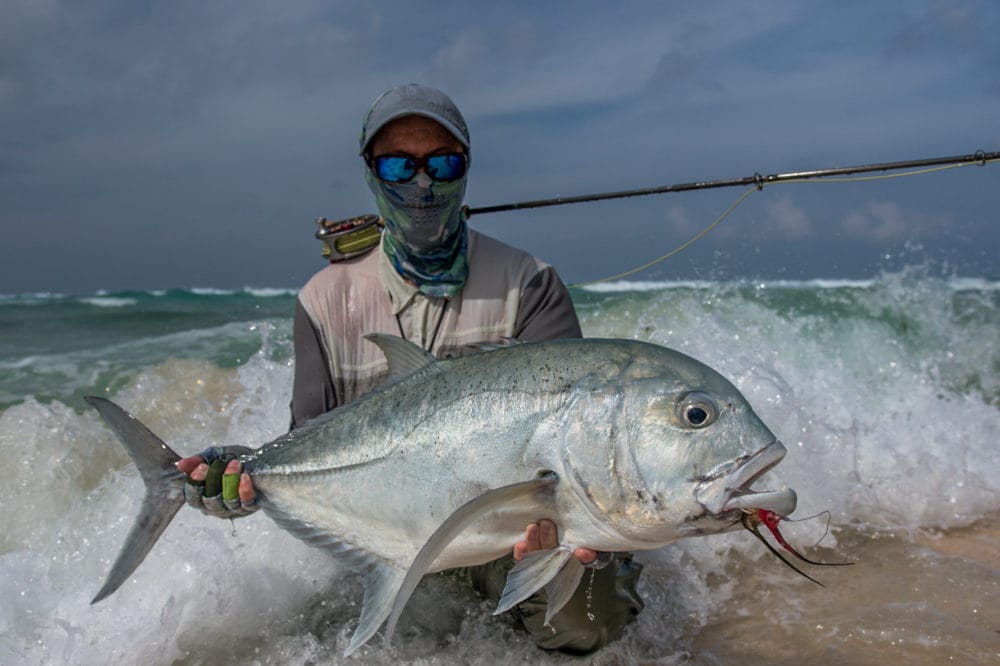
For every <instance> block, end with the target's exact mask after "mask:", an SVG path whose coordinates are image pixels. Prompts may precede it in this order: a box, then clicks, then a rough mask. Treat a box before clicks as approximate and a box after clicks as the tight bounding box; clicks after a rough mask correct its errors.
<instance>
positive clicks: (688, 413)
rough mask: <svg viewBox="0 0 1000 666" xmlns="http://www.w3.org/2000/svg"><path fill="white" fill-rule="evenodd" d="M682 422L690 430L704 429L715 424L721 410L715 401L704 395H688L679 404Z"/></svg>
mask: <svg viewBox="0 0 1000 666" xmlns="http://www.w3.org/2000/svg"><path fill="white" fill-rule="evenodd" d="M678 412H679V414H678V415H679V416H680V419H681V422H682V423H684V425H686V426H688V427H690V428H704V427H706V426H710V425H712V424H713V423H715V419H717V418H718V417H719V408H718V406H717V405H716V404H715V401H714V400H712V399H711V398H710V397H708V396H707V395H705V394H704V393H688V394H687V395H685V396H684V398H683V399H682V400H681V401H680V403H678Z"/></svg>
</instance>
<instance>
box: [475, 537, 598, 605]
mask: <svg viewBox="0 0 1000 666" xmlns="http://www.w3.org/2000/svg"><path fill="white" fill-rule="evenodd" d="M574 561H575V562H576V565H577V566H575V567H574V566H573V563H574ZM564 568H565V569H569V571H568V572H567V574H564V575H563V576H564V577H563V578H561V580H560V579H557V575H559V573H560V572H561V571H563V570H564ZM582 576H583V565H582V564H580V561H579V560H577V559H576V558H575V557H573V551H572V549H570V548H567V547H565V546H559V547H557V548H552V549H550V550H538V551H535V552H532V553H528V554H527V555H525V556H524V557H523V558H521V561H520V562H518V563H517V564H515V565H514V568H513V569H511V570H510V573H509V574H507V584H506V585H505V586H504V588H503V594H502V595H501V596H500V603H499V604H498V605H497V609H496V610H495V611H493V614H494V615H499V614H500V613H504V612H506V611H509V610H510V609H511V608H513V607H514V606H516V605H518V604H519V603H521V602H522V601H524V600H525V599H527V598H528V597H530V596H531V595H533V594H534V593H535V592H537V591H538V590H540V589H542V588H543V587H545V586H546V584H548V583H549V582H550V581H553V582H554V585H553V587H552V588H551V589H549V592H550V594H554V595H555V598H553V599H550V600H549V604H550V606H551V607H550V608H549V609H548V611H547V612H546V614H545V623H546V624H548V623H549V620H550V619H551V617H552V616H553V615H555V614H556V613H557V612H558V611H559V609H560V608H562V607H563V606H564V605H566V602H567V601H569V598H570V597H571V596H573V591H574V590H576V586H577V584H578V583H579V582H580V578H581V577H582ZM573 577H575V580H572V578H573ZM567 590H568V592H567Z"/></svg>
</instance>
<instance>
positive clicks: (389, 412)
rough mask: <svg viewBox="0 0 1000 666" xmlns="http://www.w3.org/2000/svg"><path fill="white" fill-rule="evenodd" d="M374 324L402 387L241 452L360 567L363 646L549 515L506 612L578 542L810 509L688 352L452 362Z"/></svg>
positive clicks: (555, 347)
mask: <svg viewBox="0 0 1000 666" xmlns="http://www.w3.org/2000/svg"><path fill="white" fill-rule="evenodd" d="M370 339H372V340H373V341H374V342H376V343H377V344H379V346H380V347H382V349H383V351H384V352H385V353H386V357H387V359H388V361H389V367H390V373H391V379H390V381H389V383H388V384H387V385H385V386H384V387H383V388H381V389H380V390H378V391H375V392H374V393H372V394H369V395H368V396H366V397H364V398H362V399H360V400H358V401H356V402H354V403H352V404H350V405H346V406H344V407H341V408H339V409H336V410H334V411H332V412H330V413H328V414H326V415H323V416H321V417H319V418H317V419H314V420H313V421H311V422H310V423H308V424H306V425H305V426H303V427H301V428H298V429H296V430H294V431H292V432H290V433H288V434H287V435H284V436H282V437H279V438H277V439H276V440H274V441H273V442H270V443H268V444H265V445H264V446H262V447H261V448H260V449H258V450H257V451H255V452H253V453H252V454H250V455H248V456H246V457H244V464H245V469H246V470H247V471H248V472H250V474H251V476H252V477H253V481H254V485H255V487H256V488H257V490H258V493H259V497H260V500H261V502H262V506H263V509H264V511H265V512H266V513H267V514H268V515H269V516H270V517H271V518H273V519H274V520H275V521H276V522H277V523H278V524H279V525H281V526H282V527H283V528H285V529H287V530H289V531H290V532H292V533H293V534H295V535H296V536H298V537H299V538H302V539H303V540H305V541H307V542H309V543H311V544H313V545H316V546H319V547H321V548H324V549H326V550H327V551H328V552H330V553H331V554H332V555H334V556H336V557H338V558H340V559H342V560H343V561H344V562H345V563H346V564H347V565H348V566H349V567H351V568H352V569H353V570H354V571H355V572H356V573H357V574H358V575H359V576H360V577H361V579H362V583H363V585H364V587H365V604H364V607H363V609H362V617H361V621H360V623H359V626H358V629H357V631H356V632H355V635H354V638H353V640H352V643H351V646H350V647H349V648H348V652H351V651H353V650H355V649H357V647H359V646H360V645H361V644H363V643H364V642H365V641H367V640H368V639H369V638H370V637H371V636H372V635H373V634H374V633H375V632H376V631H377V630H378V629H379V627H380V626H381V625H382V624H383V623H384V622H385V621H386V619H388V620H389V624H388V627H387V632H386V633H387V635H388V634H391V631H392V628H393V626H394V622H395V618H396V617H397V616H398V613H399V611H400V610H401V609H402V606H403V604H405V601H406V598H407V597H408V596H409V593H410V592H411V591H412V587H413V586H415V584H416V581H418V580H419V578H420V576H422V575H423V574H425V573H428V572H432V571H439V570H443V569H449V568H454V567H459V566H466V565H473V564H480V563H484V562H488V561H491V560H493V559H496V558H497V557H500V556H501V555H503V554H505V553H507V552H509V551H510V548H511V545H512V544H513V543H514V542H515V541H517V540H518V539H519V538H520V536H521V535H522V534H523V530H524V527H525V525H527V524H528V523H530V522H535V521H537V520H539V519H541V518H550V519H552V520H553V521H555V523H556V524H557V525H558V526H559V528H560V539H561V543H562V546H561V548H560V549H558V550H559V553H552V554H550V555H549V556H547V558H538V559H536V560H534V561H533V563H530V564H526V565H525V566H524V567H521V565H519V567H521V571H518V568H515V572H516V574H515V572H512V578H517V580H515V581H511V580H509V581H508V588H509V591H505V594H504V597H505V598H504V599H502V600H501V610H502V609H506V608H509V607H511V606H513V605H514V604H516V603H518V602H519V601H520V600H521V599H523V598H525V597H526V596H527V595H530V594H531V593H533V592H534V591H536V590H537V589H539V588H540V587H542V586H548V585H552V586H558V585H562V587H563V588H564V589H570V588H573V587H575V581H578V580H579V575H581V574H582V569H580V568H579V564H578V563H577V562H576V561H575V559H573V558H572V557H569V556H568V555H567V553H569V552H571V551H572V549H573V548H574V547H576V546H586V547H589V548H593V549H596V550H603V551H635V550H647V549H652V548H659V547H661V546H664V545H666V544H669V543H671V542H673V541H676V540H677V539H681V538H685V537H689V536H695V535H702V534H711V533H717V532H721V531H724V530H727V529H729V528H731V527H733V526H735V525H738V524H739V516H740V514H741V512H742V511H746V510H753V509H760V508H765V509H770V510H773V511H775V512H777V513H779V514H781V515H787V514H789V513H791V512H792V511H793V510H794V508H795V494H794V492H793V491H791V490H778V491H765V492H756V491H754V490H752V489H751V485H752V484H753V483H754V481H756V480H757V479H758V478H759V477H760V476H761V475H762V474H764V473H765V472H766V471H767V470H768V469H770V468H771V467H773V466H774V465H776V464H777V463H778V462H779V461H780V460H781V459H782V457H783V456H784V454H785V449H784V447H783V446H782V445H781V443H780V442H779V441H778V440H777V439H776V438H775V436H774V435H773V434H772V433H771V431H770V430H769V429H768V428H767V427H766V426H765V425H764V424H763V423H762V422H761V420H760V419H759V418H758V417H757V416H756V415H755V414H754V412H753V410H752V409H751V407H750V405H749V404H748V403H747V401H746V399H745V398H744V397H743V396H742V395H741V394H740V392H739V391H738V390H737V389H736V388H735V387H734V386H733V385H732V384H731V383H729V382H728V381H727V380H726V379H724V378H723V377H722V376H721V375H719V374H718V373H717V372H715V371H714V370H712V369H711V368H709V367H707V366H705V365H704V364H702V363H700V362H698V361H696V360H694V359H692V358H690V357H688V356H685V355H683V354H681V353H679V352H676V351H673V350H670V349H667V348H664V347H660V346H657V345H653V344H649V343H645V342H638V341H631V340H601V339H582V340H561V341H550V342H542V343H527V344H516V345H512V346H507V347H501V348H498V349H493V350H490V351H484V352H481V353H477V354H473V355H470V356H465V357H462V358H457V359H450V360H441V361H437V360H434V359H433V358H432V357H430V356H429V355H428V354H426V352H424V351H423V350H421V349H419V348H418V347H416V346H414V345H412V344H410V343H408V342H406V341H404V340H401V339H399V338H392V337H390V336H382V335H376V336H370ZM91 403H92V404H94V405H95V406H97V407H98V409H99V410H100V411H101V413H102V414H103V415H105V418H106V419H108V421H109V424H110V425H112V427H113V428H115V430H116V432H118V433H119V435H120V436H122V432H121V430H122V426H121V425H120V422H121V421H122V420H124V419H123V417H118V422H119V425H118V427H116V424H115V423H114V422H112V418H111V416H113V415H111V416H109V414H110V413H111V411H112V410H111V408H109V407H107V406H106V405H103V404H99V403H98V402H97V401H95V400H92V401H91ZM104 403H107V401H104ZM110 404H111V403H107V405H110ZM136 423H138V422H136ZM140 426H141V424H140ZM146 432H148V431H146ZM150 435H151V433H150ZM122 439H123V442H124V441H125V439H126V437H125V436H122ZM133 439H134V438H133ZM126 447H127V448H128V444H126ZM168 450H169V449H168ZM130 452H131V449H130ZM133 457H135V455H134V454H133ZM136 462H137V464H139V465H140V469H142V467H143V465H142V464H140V463H139V461H138V460H137V461H136ZM160 464H161V466H162V463H160ZM144 476H145V475H144ZM148 483H149V481H148V480H147V484H148ZM170 483H171V484H174V486H176V483H177V480H176V477H171V480H170ZM147 492H149V491H147ZM161 494H168V493H167V492H166V491H165V490H164V491H162V492H161ZM147 497H148V494H147ZM174 511H176V509H174ZM172 515H173V514H172V513H171V516H172ZM166 520H167V522H169V517H167V519H166ZM140 522H142V516H140ZM147 522H148V521H147ZM159 522H163V521H162V520H160V521H159ZM163 527H165V524H164V525H163ZM158 529H160V530H161V531H162V527H160V528H158ZM158 534H159V533H158V532H157V536H158ZM130 541H131V537H130ZM145 541H149V538H148V537H146V538H145ZM152 541H155V537H153V539H152ZM151 546H152V543H151V542H150V543H149V544H148V547H151ZM143 547H145V548H146V550H147V551H148V547H147V546H145V545H143ZM128 550H130V546H129V544H126V547H125V549H124V550H123V552H122V556H125V555H126V551H128ZM141 555H142V556H144V555H145V552H142V553H141ZM126 559H127V564H128V566H132V568H133V569H134V567H135V566H137V565H138V562H139V561H141V557H139V558H138V561H136V557H135V555H132V556H131V557H129V558H126ZM117 569H118V564H117V563H116V565H115V568H114V569H113V571H112V575H111V576H109V583H107V584H106V585H105V588H106V589H107V588H108V586H109V585H111V584H112V583H111V579H115V580H118V579H119V578H121V572H120V571H119V572H117V573H116V570H117ZM567 572H569V573H567ZM128 573H131V570H129V571H128V572H127V573H126V574H125V576H126V577H127V575H128ZM518 576H519V578H518ZM122 580H124V579H123V578H122ZM559 581H562V582H561V583H559ZM120 582H121V581H118V582H117V584H120ZM557 584H558V585H557ZM116 586H117V585H115V587H116ZM547 589H548V587H547ZM111 591H113V588H112V589H111ZM553 592H554V590H550V606H551V605H553V604H552V601H551V600H552V596H553ZM106 594H110V591H108V592H107V593H105V590H102V594H101V595H99V598H103V596H106ZM556 594H559V593H558V592H556ZM102 595H103V596H102ZM563 596H565V595H563Z"/></svg>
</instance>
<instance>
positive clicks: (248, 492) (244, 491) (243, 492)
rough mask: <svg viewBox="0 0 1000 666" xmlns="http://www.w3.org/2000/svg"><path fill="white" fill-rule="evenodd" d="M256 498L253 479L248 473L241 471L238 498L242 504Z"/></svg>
mask: <svg viewBox="0 0 1000 666" xmlns="http://www.w3.org/2000/svg"><path fill="white" fill-rule="evenodd" d="M256 499H257V492H256V491H255V490H254V489H253V481H251V480H250V475H249V474H246V473H243V474H241V475H240V500H241V501H242V502H243V503H244V504H251V503H253V501H254V500H256Z"/></svg>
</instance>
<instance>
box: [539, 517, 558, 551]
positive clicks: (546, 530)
mask: <svg viewBox="0 0 1000 666" xmlns="http://www.w3.org/2000/svg"><path fill="white" fill-rule="evenodd" d="M558 545H559V530H558V529H556V524H555V523H553V522H552V521H551V520H547V519H542V520H539V521H538V549H539V550H549V549H551V548H555V547H556V546H558Z"/></svg>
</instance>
